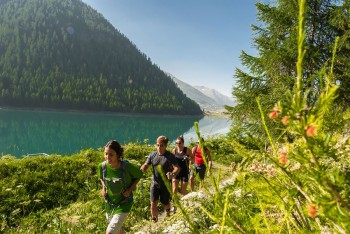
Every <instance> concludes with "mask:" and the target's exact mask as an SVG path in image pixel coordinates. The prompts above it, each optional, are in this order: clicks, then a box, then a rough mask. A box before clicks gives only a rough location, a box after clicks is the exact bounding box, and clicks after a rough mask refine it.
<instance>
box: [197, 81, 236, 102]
mask: <svg viewBox="0 0 350 234" xmlns="http://www.w3.org/2000/svg"><path fill="white" fill-rule="evenodd" d="M193 87H195V88H196V89H198V90H199V91H200V92H202V93H203V94H204V95H206V96H208V97H210V98H211V99H213V100H214V101H215V102H216V103H217V104H218V105H221V106H224V105H228V106H233V105H234V99H233V98H232V97H228V96H226V95H223V94H222V93H220V92H218V91H217V90H215V89H211V88H207V87H205V86H193Z"/></svg>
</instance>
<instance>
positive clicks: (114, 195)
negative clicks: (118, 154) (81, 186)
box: [98, 161, 142, 215]
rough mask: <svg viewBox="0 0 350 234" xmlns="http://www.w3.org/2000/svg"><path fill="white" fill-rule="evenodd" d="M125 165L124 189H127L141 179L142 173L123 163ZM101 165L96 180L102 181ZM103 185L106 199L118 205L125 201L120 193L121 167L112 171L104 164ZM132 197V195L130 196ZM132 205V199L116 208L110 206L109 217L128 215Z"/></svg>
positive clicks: (121, 183) (128, 163)
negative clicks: (104, 175)
mask: <svg viewBox="0 0 350 234" xmlns="http://www.w3.org/2000/svg"><path fill="white" fill-rule="evenodd" d="M123 163H125V178H124V183H125V188H128V187H129V186H130V185H131V184H132V182H133V181H135V180H139V179H141V177H142V171H141V170H140V169H139V168H138V167H136V166H135V165H133V164H132V163H130V162H127V161H124V162H123ZM102 173H103V172H102V163H100V164H99V165H98V178H99V179H102ZM104 183H105V185H106V187H107V194H108V199H109V201H110V202H111V203H113V204H119V203H120V202H121V201H123V200H124V199H125V197H124V196H123V194H122V192H123V190H124V188H123V172H122V167H120V168H118V169H114V168H112V167H111V165H109V164H108V163H106V178H105V180H104ZM131 196H132V195H131ZM132 204H133V199H132V197H131V199H129V200H128V202H125V203H122V204H120V205H117V206H112V207H111V208H110V212H111V215H114V214H118V213H128V212H130V210H131V207H132Z"/></svg>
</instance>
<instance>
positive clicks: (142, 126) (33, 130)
mask: <svg viewBox="0 0 350 234" xmlns="http://www.w3.org/2000/svg"><path fill="white" fill-rule="evenodd" d="M194 122H198V124H199V128H200V131H201V135H202V136H204V137H206V136H209V135H222V134H223V135H224V134H226V133H227V132H228V131H229V129H230V125H231V120H228V119H224V118H218V117H210V116H204V117H179V116H157V115H152V116H151V115H127V114H105V113H103V114H102V113H83V112H58V111H29V110H13V109H0V156H1V155H6V154H11V155H14V156H16V157H21V156H24V155H28V154H37V153H46V154H58V155H69V154H73V153H77V152H79V151H80V150H82V149H87V148H93V149H97V148H99V147H102V146H104V144H105V143H106V142H107V141H108V140H110V139H115V140H117V141H119V142H120V143H121V144H126V143H128V142H145V141H146V142H149V143H150V144H153V143H155V139H156V138H157V137H158V136H160V135H165V136H167V137H169V139H170V140H171V141H174V140H175V139H176V137H178V136H179V135H181V134H183V135H184V137H185V141H186V142H185V144H188V143H190V142H193V141H196V140H197V135H196V133H195V130H194V127H193V125H194Z"/></svg>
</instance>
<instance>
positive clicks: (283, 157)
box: [279, 149, 288, 164]
mask: <svg viewBox="0 0 350 234" xmlns="http://www.w3.org/2000/svg"><path fill="white" fill-rule="evenodd" d="M279 160H280V163H281V164H286V163H287V162H288V159H287V151H286V150H285V149H283V150H282V152H281V155H280V157H279Z"/></svg>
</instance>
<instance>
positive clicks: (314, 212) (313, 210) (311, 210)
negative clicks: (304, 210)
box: [308, 204, 317, 218]
mask: <svg viewBox="0 0 350 234" xmlns="http://www.w3.org/2000/svg"><path fill="white" fill-rule="evenodd" d="M308 213H309V215H310V217H312V218H315V217H316V216H317V208H316V205H314V204H312V205H310V206H309V208H308Z"/></svg>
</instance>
